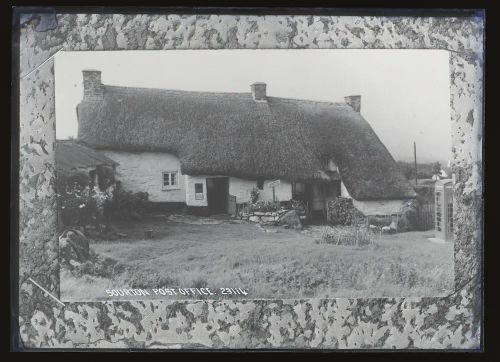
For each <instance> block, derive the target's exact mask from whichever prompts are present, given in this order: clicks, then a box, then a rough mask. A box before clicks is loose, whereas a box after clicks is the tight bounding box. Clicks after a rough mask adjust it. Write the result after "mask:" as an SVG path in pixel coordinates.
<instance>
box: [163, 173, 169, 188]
mask: <svg viewBox="0 0 500 362" xmlns="http://www.w3.org/2000/svg"><path fill="white" fill-rule="evenodd" d="M163 186H170V179H169V174H168V173H167V172H165V173H164V174H163Z"/></svg>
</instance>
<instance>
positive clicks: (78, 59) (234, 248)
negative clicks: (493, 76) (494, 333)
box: [13, 8, 484, 351]
mask: <svg viewBox="0 0 500 362" xmlns="http://www.w3.org/2000/svg"><path fill="white" fill-rule="evenodd" d="M16 10H17V13H16V14H14V15H15V31H16V33H15V34H14V35H15V36H14V42H13V43H14V44H13V48H14V50H15V51H16V52H18V55H19V58H18V59H19V62H18V63H17V68H16V70H15V73H14V78H13V79H14V87H13V89H14V95H13V99H14V102H17V103H16V104H15V105H16V107H15V109H16V110H18V117H17V118H15V119H14V120H13V121H14V122H19V138H18V139H16V140H13V145H14V144H15V143H16V142H18V144H16V145H15V148H17V149H18V150H19V168H18V170H17V171H16V173H18V176H19V200H18V205H19V215H18V216H19V217H18V219H19V220H18V223H19V242H18V243H17V244H18V255H16V256H15V257H16V258H17V257H18V258H19V270H18V272H19V284H18V286H19V288H18V296H19V298H18V301H17V302H18V303H15V304H16V308H17V310H18V322H19V323H18V324H19V330H18V338H17V339H16V342H17V348H18V349H19V350H34V349H51V348H53V349H93V348H96V349H117V350H124V351H129V350H130V349H134V350H141V349H183V350H194V349H196V350H197V349H211V350H221V349H233V350H234V349H245V350H262V349H275V350H302V349H308V350H352V351H358V350H361V349H362V350H385V349H387V350H389V349H390V350H394V349H397V350H407V349H419V350H466V351H479V350H481V348H482V334H483V331H482V284H481V283H482V274H481V270H482V269H481V267H482V245H483V233H482V230H483V221H482V220H483V219H482V217H483V214H482V208H483V193H482V192H483V191H482V184H483V158H482V147H483V144H482V142H483V141H482V140H483V138H482V134H483V122H484V119H483V118H484V117H483V101H484V99H483V88H484V78H483V73H484V49H483V46H484V44H483V42H484V12H483V11H479V10H478V11H476V12H473V11H468V12H463V13H462V12H460V11H455V12H454V13H453V14H444V13H442V12H441V13H439V14H437V15H436V16H433V15H432V14H431V15H429V16H423V15H422V14H421V15H418V16H416V15H415V16H410V15H409V14H406V13H405V14H406V15H404V16H395V15H394V14H393V15H392V16H382V15H380V14H379V15H377V16H367V15H363V16H359V15H353V16H345V15H342V16H339V15H336V14H335V12H334V11H333V10H331V11H329V10H327V9H324V11H323V10H322V11H321V14H320V12H319V11H316V12H315V13H314V14H310V15H303V14H302V15H293V14H288V15H279V14H273V15H271V14H264V13H257V12H256V13H252V12H251V11H250V12H249V13H248V14H237V13H236V11H235V10H234V9H233V10H231V11H229V10H227V13H224V12H222V10H221V13H220V14H215V13H214V14H205V13H203V11H200V13H189V12H188V11H186V13H185V14H178V13H175V11H174V12H168V11H167V10H164V11H163V12H161V11H158V13H151V12H150V13H148V14H141V13H140V12H138V13H125V14H123V13H119V12H116V11H113V9H108V11H107V13H106V14H99V13H94V12H93V11H92V10H91V9H85V8H83V9H82V11H81V12H80V13H71V14H69V13H66V12H65V11H62V10H61V11H58V10H57V9H56V10H53V9H52V10H48V9H40V12H39V13H37V12H36V11H35V10H36V9H35V10H33V9H32V8H30V9H27V8H26V9H22V8H19V9H16ZM17 73H18V74H17ZM16 201H17V200H14V201H13V202H16Z"/></svg>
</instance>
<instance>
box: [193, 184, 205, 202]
mask: <svg viewBox="0 0 500 362" xmlns="http://www.w3.org/2000/svg"><path fill="white" fill-rule="evenodd" d="M194 199H195V200H203V184H201V183H197V184H194Z"/></svg>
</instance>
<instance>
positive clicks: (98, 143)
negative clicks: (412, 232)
mask: <svg viewBox="0 0 500 362" xmlns="http://www.w3.org/2000/svg"><path fill="white" fill-rule="evenodd" d="M77 113H78V118H79V131H78V137H79V138H80V139H81V140H82V141H84V142H86V143H87V144H89V145H91V146H92V147H95V148H107V149H115V150H123V151H137V152H141V151H162V152H169V153H173V154H175V155H177V156H178V157H179V158H180V161H181V171H182V172H183V173H185V174H192V175H200V174H206V175H211V174H226V175H232V176H237V177H242V178H249V179H258V178H265V179H273V178H281V179H287V180H290V181H294V180H307V179H310V178H311V177H312V175H313V173H314V172H315V171H317V170H319V169H321V162H320V160H321V159H322V157H324V156H329V157H331V158H333V159H334V160H335V162H336V163H337V165H338V166H339V171H340V175H341V177H342V180H343V182H344V184H345V185H346V188H347V190H348V191H349V193H350V194H351V195H352V196H353V197H354V198H356V199H358V200H370V199H399V198H408V197H413V196H414V191H413V188H412V187H411V185H410V184H409V182H408V181H407V180H406V179H405V178H404V176H403V175H402V173H401V172H400V171H399V168H398V165H397V164H396V162H395V161H394V159H393V158H392V156H391V155H390V153H389V152H388V150H387V149H386V147H385V146H384V145H383V144H382V142H381V141H380V140H379V138H378V137H377V135H376V134H375V132H374V131H373V129H372V128H371V127H370V125H369V124H368V122H366V120H364V119H363V117H361V115H360V114H359V113H357V112H355V111H354V110H353V109H352V108H351V107H350V106H348V105H346V104H345V103H334V102H321V101H309V100H298V99H291V98H278V97H267V102H255V101H254V100H253V99H252V96H251V94H250V93H211V92H192V91H179V90H163V89H153V88H135V87H134V88H132V87H117V86H107V85H105V86H104V100H103V101H100V102H98V101H82V102H81V103H80V104H79V105H78V107H77Z"/></svg>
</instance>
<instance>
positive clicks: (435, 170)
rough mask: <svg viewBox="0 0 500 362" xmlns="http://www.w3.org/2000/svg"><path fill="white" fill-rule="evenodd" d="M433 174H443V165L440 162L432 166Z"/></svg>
mask: <svg viewBox="0 0 500 362" xmlns="http://www.w3.org/2000/svg"><path fill="white" fill-rule="evenodd" d="M432 172H433V173H434V175H439V174H440V173H441V164H440V163H439V161H438V162H435V163H433V164H432Z"/></svg>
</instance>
